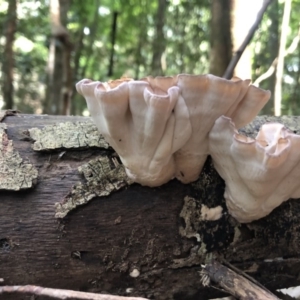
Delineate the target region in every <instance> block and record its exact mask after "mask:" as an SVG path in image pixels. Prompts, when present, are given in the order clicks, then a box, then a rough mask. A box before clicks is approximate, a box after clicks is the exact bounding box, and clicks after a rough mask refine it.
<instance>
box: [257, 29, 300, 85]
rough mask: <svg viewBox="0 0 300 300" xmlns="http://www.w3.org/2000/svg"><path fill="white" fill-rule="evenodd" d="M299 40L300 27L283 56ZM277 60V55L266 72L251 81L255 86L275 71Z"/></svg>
mask: <svg viewBox="0 0 300 300" xmlns="http://www.w3.org/2000/svg"><path fill="white" fill-rule="evenodd" d="M299 41H300V28H299V31H298V34H297V35H296V36H295V37H294V39H293V41H292V43H291V45H290V47H289V48H288V49H287V50H286V51H285V53H284V56H287V55H289V54H292V53H293V52H294V51H295V50H296V49H297V47H298V44H299ZM277 62H278V57H276V58H275V59H274V60H273V62H272V64H271V66H270V68H269V69H268V70H267V72H265V73H263V74H261V75H260V76H259V77H258V78H257V79H256V80H255V81H254V83H253V85H255V86H259V84H260V83H261V82H262V81H264V80H266V79H267V78H269V77H270V76H272V74H273V73H274V72H275V69H276V66H277Z"/></svg>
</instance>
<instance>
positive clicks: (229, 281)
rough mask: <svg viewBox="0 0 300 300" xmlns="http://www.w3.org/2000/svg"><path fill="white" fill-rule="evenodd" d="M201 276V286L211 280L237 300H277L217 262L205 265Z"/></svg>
mask: <svg viewBox="0 0 300 300" xmlns="http://www.w3.org/2000/svg"><path fill="white" fill-rule="evenodd" d="M201 275H202V279H201V281H202V283H203V285H209V281H210V280H212V281H214V282H215V283H217V284H218V285H219V286H221V287H222V288H223V289H224V290H225V291H226V292H228V293H229V294H231V295H232V296H234V297H236V298H237V299H241V300H251V299H256V300H279V298H277V297H276V296H275V295H274V294H272V293H271V292H270V291H268V290H267V289H266V288H261V287H259V286H258V285H256V284H254V283H253V282H251V281H250V280H248V279H246V278H245V277H243V276H241V275H238V274H237V273H235V272H234V271H232V270H231V269H229V268H227V267H225V266H223V265H221V264H220V263H218V262H217V261H212V262H211V263H208V264H207V265H205V266H204V267H203V270H202V271H201Z"/></svg>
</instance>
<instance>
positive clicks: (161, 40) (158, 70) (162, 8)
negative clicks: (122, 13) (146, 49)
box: [150, 0, 168, 76]
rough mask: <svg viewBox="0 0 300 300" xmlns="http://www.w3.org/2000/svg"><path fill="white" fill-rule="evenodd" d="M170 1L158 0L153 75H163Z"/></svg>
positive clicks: (152, 65)
mask: <svg viewBox="0 0 300 300" xmlns="http://www.w3.org/2000/svg"><path fill="white" fill-rule="evenodd" d="M167 6H168V2H167V0H158V7H157V13H156V19H155V30H156V31H155V38H154V41H153V50H152V53H153V55H152V63H151V72H150V74H153V76H158V75H163V74H164V71H165V70H163V67H162V56H163V53H164V51H165V48H166V40H165V35H164V30H163V29H164V25H165V18H166V11H167Z"/></svg>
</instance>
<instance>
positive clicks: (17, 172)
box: [0, 123, 38, 191]
mask: <svg viewBox="0 0 300 300" xmlns="http://www.w3.org/2000/svg"><path fill="white" fill-rule="evenodd" d="M5 130H6V125H5V124H3V123H0V190H9V191H19V190H23V189H28V188H31V187H32V186H33V185H35V183H36V179H37V177H38V171H37V169H36V168H35V167H34V166H33V165H32V164H29V163H25V162H24V161H23V159H22V158H21V156H20V155H19V152H18V151H16V150H15V149H14V147H13V142H12V140H9V139H8V136H7V134H6V132H5Z"/></svg>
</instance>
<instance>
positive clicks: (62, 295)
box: [0, 285, 147, 300]
mask: <svg viewBox="0 0 300 300" xmlns="http://www.w3.org/2000/svg"><path fill="white" fill-rule="evenodd" d="M5 293H21V294H31V295H36V296H48V297H52V298H55V299H63V300H67V299H78V300H147V299H146V298H136V297H122V296H113V295H104V294H94V293H85V292H78V291H72V290H61V289H51V288H43V287H40V286H36V285H23V286H20V285H15V286H8V285H6V286H0V295H1V294H5Z"/></svg>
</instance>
